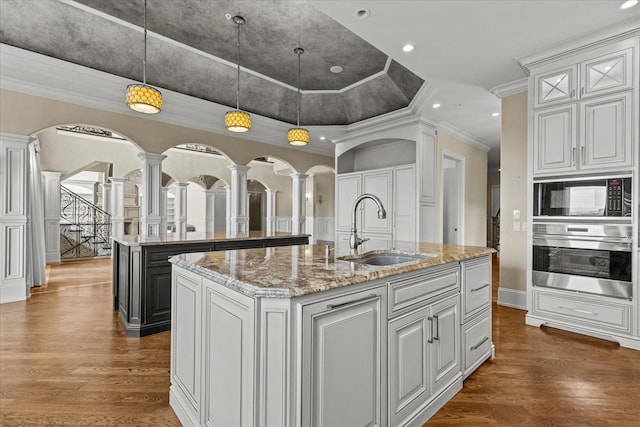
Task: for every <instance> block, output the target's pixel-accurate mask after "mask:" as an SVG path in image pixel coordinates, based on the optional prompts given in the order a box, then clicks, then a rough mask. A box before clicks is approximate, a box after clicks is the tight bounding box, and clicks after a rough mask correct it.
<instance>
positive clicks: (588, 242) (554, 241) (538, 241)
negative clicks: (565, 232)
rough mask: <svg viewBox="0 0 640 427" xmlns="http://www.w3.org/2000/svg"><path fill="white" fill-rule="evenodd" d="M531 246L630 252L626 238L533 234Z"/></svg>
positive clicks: (629, 245) (629, 244) (629, 243)
mask: <svg viewBox="0 0 640 427" xmlns="http://www.w3.org/2000/svg"><path fill="white" fill-rule="evenodd" d="M533 246H549V247H560V248H576V249H597V250H603V251H618V252H631V248H632V245H631V242H629V241H628V240H627V239H624V240H623V239H621V240H609V239H607V240H602V239H593V238H591V239H585V238H576V237H575V236H572V237H561V236H544V237H543V236H537V237H536V236H534V237H533Z"/></svg>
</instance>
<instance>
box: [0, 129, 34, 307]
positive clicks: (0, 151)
mask: <svg viewBox="0 0 640 427" xmlns="http://www.w3.org/2000/svg"><path fill="white" fill-rule="evenodd" d="M28 144H29V137H28V136H22V135H13V134H7V133H0V183H1V184H0V243H1V244H2V249H1V250H0V303H4V302H13V301H21V300H25V299H27V295H29V290H28V288H27V262H26V255H27V253H26V248H27V242H26V236H27V191H28V180H27V171H28V170H29V152H28V149H27V146H28Z"/></svg>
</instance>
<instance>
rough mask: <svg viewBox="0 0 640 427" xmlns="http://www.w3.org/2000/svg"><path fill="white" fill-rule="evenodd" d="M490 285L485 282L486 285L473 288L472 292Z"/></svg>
mask: <svg viewBox="0 0 640 427" xmlns="http://www.w3.org/2000/svg"><path fill="white" fill-rule="evenodd" d="M489 286H491V285H490V284H489V283H485V284H484V285H482V286H480V287H478V288H475V289H471V292H476V291H479V290H480V289H484V288H487V287H489Z"/></svg>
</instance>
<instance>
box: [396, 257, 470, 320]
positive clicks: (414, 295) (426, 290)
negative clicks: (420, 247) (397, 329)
mask: <svg viewBox="0 0 640 427" xmlns="http://www.w3.org/2000/svg"><path fill="white" fill-rule="evenodd" d="M459 276H460V273H459V267H458V265H457V264H453V265H448V266H446V267H445V268H442V269H440V270H438V271H430V272H429V273H423V274H417V275H413V276H408V277H404V278H401V279H397V280H392V281H390V282H389V313H390V314H394V313H397V312H398V311H399V310H401V309H403V308H405V307H409V306H410V305H413V304H416V303H418V302H421V301H425V300H427V299H429V298H431V297H433V296H435V295H438V294H442V293H444V292H447V291H450V290H455V289H458V287H459V283H460V282H459Z"/></svg>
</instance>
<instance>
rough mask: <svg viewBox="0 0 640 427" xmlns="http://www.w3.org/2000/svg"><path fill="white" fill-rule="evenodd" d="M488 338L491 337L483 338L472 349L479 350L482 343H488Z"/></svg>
mask: <svg viewBox="0 0 640 427" xmlns="http://www.w3.org/2000/svg"><path fill="white" fill-rule="evenodd" d="M488 340H489V337H484V338H482V339H481V340H480V342H479V343H478V344H476V345H474V346H473V347H471V351H473V350H477V349H478V348H479V347H480V346H481V345H482V344H484V343H486V342H487V341H488Z"/></svg>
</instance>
